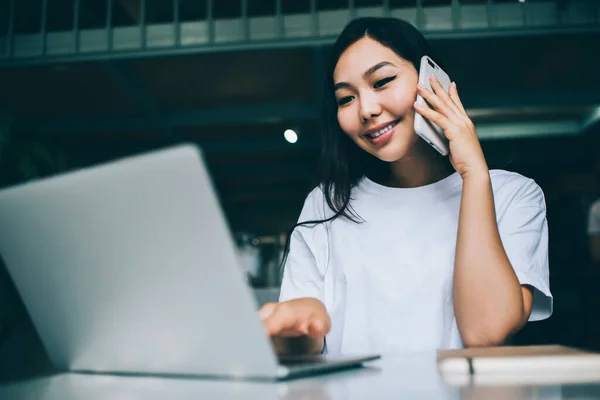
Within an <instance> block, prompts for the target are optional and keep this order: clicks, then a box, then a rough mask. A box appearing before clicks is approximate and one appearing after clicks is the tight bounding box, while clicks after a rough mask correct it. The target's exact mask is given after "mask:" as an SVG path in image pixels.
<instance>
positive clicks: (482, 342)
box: [462, 330, 508, 347]
mask: <svg viewBox="0 0 600 400" xmlns="http://www.w3.org/2000/svg"><path fill="white" fill-rule="evenodd" d="M507 338H508V335H503V334H500V333H493V332H477V331H475V330H474V332H465V333H464V334H463V335H462V340H463V344H464V345H465V347H494V346H500V345H502V344H503V343H504V342H505V341H506V339H507Z"/></svg>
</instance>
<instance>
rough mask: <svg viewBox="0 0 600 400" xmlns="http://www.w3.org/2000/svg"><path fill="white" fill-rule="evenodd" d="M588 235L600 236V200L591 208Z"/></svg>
mask: <svg viewBox="0 0 600 400" xmlns="http://www.w3.org/2000/svg"><path fill="white" fill-rule="evenodd" d="M588 234H589V235H598V234H600V200H596V201H595V202H594V203H593V204H592V206H591V207H590V212H589V215H588Z"/></svg>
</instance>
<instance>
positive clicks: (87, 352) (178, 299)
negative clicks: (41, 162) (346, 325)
mask: <svg viewBox="0 0 600 400" xmlns="http://www.w3.org/2000/svg"><path fill="white" fill-rule="evenodd" d="M0 254H1V256H2V257H3V259H4V262H5V264H6V266H7V269H8V272H9V274H10V276H11V277H12V279H13V281H14V283H15V286H16V287H17V289H18V291H19V293H20V295H21V298H22V300H23V302H24V304H25V306H26V308H27V311H28V312H29V314H30V317H31V319H32V321H33V323H34V325H35V327H36V329H37V332H38V334H39V336H40V338H41V340H42V343H43V345H44V347H45V349H46V351H47V353H48V355H49V357H50V360H51V361H52V363H53V365H54V366H55V367H56V368H57V369H59V370H63V371H72V372H87V373H113V374H142V375H154V374H156V375H184V376H188V375H192V376H207V377H223V378H235V379H269V380H278V379H287V378H293V377H296V376H302V375H306V374H312V373H315V372H320V371H331V370H337V369H342V368H349V367H359V366H361V365H362V364H363V362H365V361H370V360H374V359H377V358H379V355H376V354H367V355H356V356H346V357H335V358H334V357H330V356H327V355H319V356H315V357H300V358H291V359H288V360H287V361H284V360H280V359H278V357H277V355H276V353H275V352H274V349H273V347H272V346H271V341H270V339H269V337H268V335H267V334H266V332H265V329H264V327H263V325H262V323H261V321H260V320H259V318H258V314H257V310H258V306H257V303H256V299H255V297H254V295H253V293H252V289H251V288H250V287H249V286H248V284H247V282H246V279H245V276H244V272H243V270H242V268H241V266H240V265H239V264H238V259H237V255H236V249H235V244H234V241H233V238H232V236H231V233H230V231H229V229H228V225H227V223H226V220H225V216H224V214H223V212H222V209H221V208H220V205H219V202H218V199H217V196H216V194H215V191H214V188H213V186H212V183H211V180H210V177H209V174H208V173H207V169H206V167H205V163H204V161H203V156H202V153H201V150H200V149H199V148H198V147H196V146H194V145H188V144H183V145H179V146H175V147H170V148H167V149H161V150H158V151H153V152H150V153H146V154H142V155H137V156H132V157H128V158H125V159H120V160H117V161H114V162H110V163H107V164H103V165H99V166H96V167H92V168H87V169H82V170H78V171H74V172H70V173H66V174H62V175H59V176H55V177H51V178H48V179H43V180H39V181H34V182H30V183H26V184H23V185H19V186H15V187H12V188H8V189H4V190H2V191H0Z"/></svg>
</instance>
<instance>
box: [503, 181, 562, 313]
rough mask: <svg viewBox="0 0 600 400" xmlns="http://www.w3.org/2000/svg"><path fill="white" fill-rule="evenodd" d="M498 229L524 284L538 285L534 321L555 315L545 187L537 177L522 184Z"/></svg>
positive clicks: (534, 293) (534, 305)
mask: <svg viewBox="0 0 600 400" xmlns="http://www.w3.org/2000/svg"><path fill="white" fill-rule="evenodd" d="M498 229H499V231H500V237H501V239H502V244H503V245H504V250H505V251H506V254H507V256H508V259H509V260H510V263H511V265H512V267H513V269H514V271H515V273H516V275H517V278H518V279H519V282H520V283H521V285H529V286H532V287H533V288H534V292H533V306H532V310H531V315H530V317H529V320H530V321H539V320H543V319H546V318H548V317H550V315H552V308H553V298H552V294H551V293H550V283H549V266H548V222H547V220H546V204H545V200H544V194H543V192H542V189H541V188H540V187H539V186H538V185H537V184H536V183H535V182H534V181H533V180H527V182H526V183H525V184H524V185H523V186H521V187H520V188H519V189H518V191H517V193H516V194H515V196H514V198H513V199H512V201H511V202H510V204H509V206H508V208H507V209H506V211H505V212H504V214H503V216H502V218H501V219H500V220H499V221H498Z"/></svg>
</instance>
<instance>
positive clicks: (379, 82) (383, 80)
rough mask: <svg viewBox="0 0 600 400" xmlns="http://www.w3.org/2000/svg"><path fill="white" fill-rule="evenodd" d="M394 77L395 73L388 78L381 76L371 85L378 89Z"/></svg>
mask: <svg viewBox="0 0 600 400" xmlns="http://www.w3.org/2000/svg"><path fill="white" fill-rule="evenodd" d="M394 79H396V75H394V76H390V77H388V78H383V79H380V80H378V81H377V82H375V85H373V87H374V88H375V89H379V88H380V87H382V86H385V85H386V84H387V83H390V82H391V81H393V80H394Z"/></svg>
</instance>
